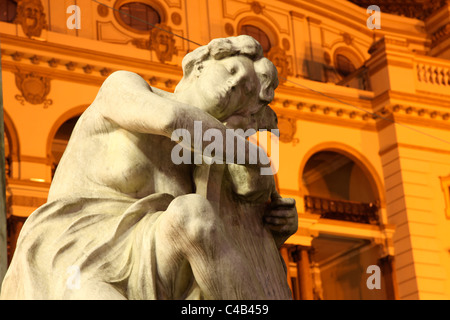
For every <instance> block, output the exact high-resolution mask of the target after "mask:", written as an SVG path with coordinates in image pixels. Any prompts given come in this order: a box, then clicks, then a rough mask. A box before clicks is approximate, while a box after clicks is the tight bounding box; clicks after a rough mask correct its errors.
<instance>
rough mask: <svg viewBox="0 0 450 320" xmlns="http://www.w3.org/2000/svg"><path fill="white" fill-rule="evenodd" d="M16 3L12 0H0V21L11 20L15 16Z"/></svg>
mask: <svg viewBox="0 0 450 320" xmlns="http://www.w3.org/2000/svg"><path fill="white" fill-rule="evenodd" d="M16 13H17V3H16V1H13V0H0V21H4V22H13V21H14V19H15V18H16Z"/></svg>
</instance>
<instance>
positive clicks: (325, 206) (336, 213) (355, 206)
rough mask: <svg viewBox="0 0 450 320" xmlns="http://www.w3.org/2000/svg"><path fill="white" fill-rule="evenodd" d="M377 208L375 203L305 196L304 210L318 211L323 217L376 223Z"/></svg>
mask: <svg viewBox="0 0 450 320" xmlns="http://www.w3.org/2000/svg"><path fill="white" fill-rule="evenodd" d="M378 210H379V207H378V205H376V204H375V203H362V202H355V201H345V200H333V199H325V198H319V197H312V196H305V211H308V212H311V213H318V214H320V217H321V218H324V219H333V220H342V221H350V222H358V223H365V224H372V225H378V224H379V219H378Z"/></svg>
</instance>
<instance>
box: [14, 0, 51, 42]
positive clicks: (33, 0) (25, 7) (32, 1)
mask: <svg viewBox="0 0 450 320" xmlns="http://www.w3.org/2000/svg"><path fill="white" fill-rule="evenodd" d="M15 23H17V24H20V25H21V26H22V30H23V32H24V33H25V34H26V35H27V37H29V38H31V37H39V36H40V35H41V33H42V30H43V29H47V28H48V26H47V22H46V20H45V13H44V7H43V6H42V3H41V1H40V0H18V2H17V16H16V20H15Z"/></svg>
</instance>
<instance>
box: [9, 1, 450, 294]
mask: <svg viewBox="0 0 450 320" xmlns="http://www.w3.org/2000/svg"><path fill="white" fill-rule="evenodd" d="M375 2H376V4H377V6H378V9H379V10H380V11H377V9H376V8H375V9H371V10H368V9H367V8H368V7H369V6H370V5H372V4H373V3H370V2H369V1H364V0H352V1H344V0H336V1H325V0H308V1H304V0H277V1H269V0H257V1H253V0H98V1H97V0H17V1H16V0H1V1H0V46H1V64H2V83H3V102H4V123H5V155H6V177H7V218H8V220H7V221H8V223H7V226H8V261H9V260H10V258H11V256H12V254H13V252H14V248H15V243H16V240H17V236H18V234H19V232H20V228H21V226H22V224H23V222H24V221H25V219H26V217H28V216H29V215H30V214H31V213H32V212H33V211H34V210H35V209H36V208H37V207H39V206H40V205H42V204H44V203H45V202H46V198H47V193H48V189H49V186H50V184H51V181H52V175H53V173H54V170H55V168H56V167H57V165H58V162H59V159H60V158H61V155H62V153H63V152H64V149H65V146H66V144H67V141H68V139H69V137H70V134H71V131H72V129H73V126H74V125H75V123H76V120H77V118H78V117H79V116H80V114H81V113H82V112H83V111H84V110H85V109H86V108H87V107H88V106H89V104H90V103H91V102H92V101H93V100H94V98H95V96H96V94H97V92H98V90H99V87H100V86H101V84H102V82H103V81H104V80H105V79H106V77H107V76H108V75H109V74H111V73H112V72H114V71H116V70H129V71H133V72H136V73H138V74H140V75H141V76H142V77H143V78H144V79H146V80H147V81H148V83H149V84H150V85H151V86H154V87H157V88H160V89H163V90H167V91H173V90H174V88H175V86H176V84H177V83H178V81H179V80H180V79H181V76H182V70H181V61H182V58H183V57H184V55H185V54H186V53H188V52H190V51H192V50H193V49H195V48H197V47H198V46H199V45H204V44H207V43H208V42H209V41H210V40H211V39H214V38H219V37H228V36H236V35H239V34H248V35H251V36H253V37H255V38H256V39H257V40H258V41H259V42H260V43H261V45H262V46H263V49H264V53H265V55H266V57H268V58H269V59H270V60H271V61H272V62H274V64H275V65H276V67H277V69H278V73H279V80H280V85H279V87H278V88H277V90H276V95H275V99H274V101H273V103H272V104H271V106H272V107H273V109H274V110H275V111H276V113H277V115H278V119H279V121H278V123H279V128H280V133H281V136H280V144H279V150H280V151H279V169H278V172H277V175H276V181H277V187H278V189H279V192H280V193H281V194H282V195H283V196H285V197H292V198H294V199H295V200H296V204H297V210H298V213H299V229H298V231H297V233H296V234H295V235H293V236H292V237H291V238H290V239H289V240H288V241H287V242H286V244H285V245H284V246H283V248H282V249H281V253H282V256H283V258H284V259H285V262H286V264H287V266H288V283H289V284H290V286H291V288H292V292H293V296H294V298H295V299H450V232H449V231H450V195H449V194H450V90H449V89H450V36H449V30H450V28H449V25H450V6H449V5H448V4H446V1H439V0H438V1H435V0H432V1H427V2H424V1H409V2H408V5H405V4H402V3H399V2H398V1H392V0H380V1H375ZM168 31H169V32H168ZM0 258H1V259H6V257H0Z"/></svg>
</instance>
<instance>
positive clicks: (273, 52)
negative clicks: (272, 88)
mask: <svg viewBox="0 0 450 320" xmlns="http://www.w3.org/2000/svg"><path fill="white" fill-rule="evenodd" d="M267 58H268V59H269V60H270V61H272V62H273V64H274V65H275V66H276V67H277V71H278V75H279V81H280V83H283V82H285V81H286V80H285V79H287V77H288V76H291V75H292V74H293V73H292V70H291V63H290V60H291V57H290V56H288V55H287V54H286V51H285V50H283V49H282V48H281V47H280V46H275V47H273V48H272V49H270V51H269V53H268V54H267Z"/></svg>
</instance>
